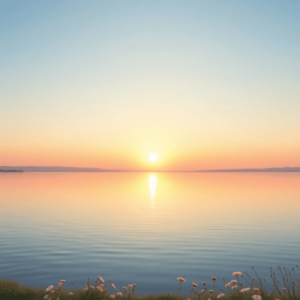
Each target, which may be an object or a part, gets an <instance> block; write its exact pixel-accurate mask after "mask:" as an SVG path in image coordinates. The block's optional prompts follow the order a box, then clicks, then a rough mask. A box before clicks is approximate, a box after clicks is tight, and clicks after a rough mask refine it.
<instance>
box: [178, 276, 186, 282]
mask: <svg viewBox="0 0 300 300" xmlns="http://www.w3.org/2000/svg"><path fill="white" fill-rule="evenodd" d="M177 280H179V281H180V282H185V279H184V278H182V277H178V278H177Z"/></svg>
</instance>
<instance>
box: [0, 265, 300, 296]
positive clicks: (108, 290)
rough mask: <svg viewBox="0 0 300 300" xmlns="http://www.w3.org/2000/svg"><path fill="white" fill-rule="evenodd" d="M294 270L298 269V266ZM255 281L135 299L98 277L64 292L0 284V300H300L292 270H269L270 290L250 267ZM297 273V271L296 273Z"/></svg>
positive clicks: (133, 290) (299, 283) (237, 278)
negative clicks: (218, 288) (276, 271)
mask: <svg viewBox="0 0 300 300" xmlns="http://www.w3.org/2000/svg"><path fill="white" fill-rule="evenodd" d="M296 268H297V269H299V267H298V265H296ZM252 269H253V272H254V274H255V277H251V276H250V275H249V274H248V273H247V272H244V274H242V273H241V272H233V274H232V276H233V279H232V280H230V281H229V282H226V281H225V279H224V278H223V281H224V287H223V288H221V289H220V291H219V292H217V291H216V289H215V283H216V280H217V278H216V277H212V278H211V280H212V282H211V289H209V288H208V287H207V283H206V282H202V283H201V284H197V283H195V282H193V283H191V290H190V292H189V294H188V295H185V296H182V295H180V290H181V286H182V285H183V284H187V283H185V282H186V280H185V279H184V278H182V277H178V278H177V280H178V284H179V286H178V293H177V295H172V294H170V293H169V292H167V293H166V294H157V295H147V296H139V295H138V288H137V287H136V285H135V284H129V285H128V286H124V287H123V288H122V289H120V290H118V289H117V288H116V287H115V285H114V284H113V283H111V282H110V280H109V281H108V282H107V283H105V282H104V280H103V279H102V277H100V276H98V278H97V279H96V282H95V283H90V282H89V278H88V280H87V284H86V285H85V286H84V287H83V288H82V287H77V285H76V286H75V289H72V290H66V289H65V288H64V282H65V280H61V281H60V282H58V283H57V286H56V287H54V286H53V285H50V286H49V287H48V288H47V289H46V290H44V289H34V288H29V287H26V286H20V285H19V284H18V283H17V282H14V281H11V280H0V300H23V299H24V300H40V299H47V300H112V299H115V300H120V299H122V300H134V299H141V300H185V299H187V300H218V299H220V298H224V299H222V300H225V299H226V300H240V299H241V300H262V299H263V300H288V299H293V300H300V279H299V278H297V277H296V274H295V269H294V268H292V270H291V272H288V271H287V270H286V268H285V267H283V269H281V268H280V267H278V272H279V274H280V275H279V276H280V279H278V278H277V277H276V274H275V272H274V271H273V270H272V268H270V276H271V280H272V286H270V287H268V286H267V282H266V280H265V279H262V278H259V276H258V275H257V273H256V272H255V270H254V268H253V267H252ZM299 270H300V269H299Z"/></svg>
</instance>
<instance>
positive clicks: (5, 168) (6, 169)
mask: <svg viewBox="0 0 300 300" xmlns="http://www.w3.org/2000/svg"><path fill="white" fill-rule="evenodd" d="M0 172H43V173H44V172H47V173H48V172H72V173H79V172H85V173H87V172H88V173H93V172H94V173H149V172H152V173H154V172H155V173H295V172H300V167H285V168H264V169H258V168H256V169H249V168H247V169H246V168H245V169H216V170H173V171H168V170H127V169H99V168H76V167H60V166H54V167H44V166H43V167H36V166H17V167H12V166H0Z"/></svg>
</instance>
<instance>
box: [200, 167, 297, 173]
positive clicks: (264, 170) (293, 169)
mask: <svg viewBox="0 0 300 300" xmlns="http://www.w3.org/2000/svg"><path fill="white" fill-rule="evenodd" d="M195 172H210V173H211V172H216V173H223V172H227V173H229V172H300V167H295V168H290V167H285V168H265V169H217V170H199V171H195Z"/></svg>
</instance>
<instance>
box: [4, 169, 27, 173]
mask: <svg viewBox="0 0 300 300" xmlns="http://www.w3.org/2000/svg"><path fill="white" fill-rule="evenodd" d="M0 172H4V173H19V172H21V173H22V172H24V171H23V170H2V169H0Z"/></svg>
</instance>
